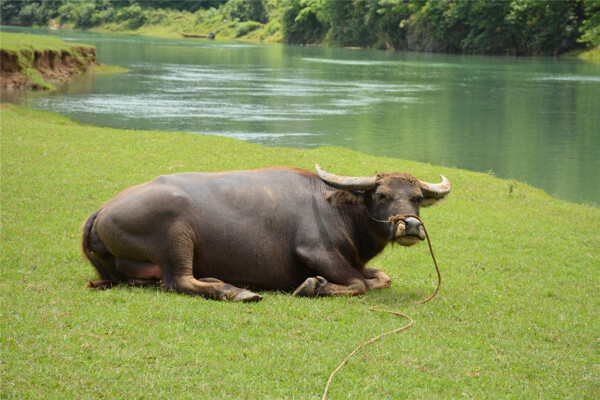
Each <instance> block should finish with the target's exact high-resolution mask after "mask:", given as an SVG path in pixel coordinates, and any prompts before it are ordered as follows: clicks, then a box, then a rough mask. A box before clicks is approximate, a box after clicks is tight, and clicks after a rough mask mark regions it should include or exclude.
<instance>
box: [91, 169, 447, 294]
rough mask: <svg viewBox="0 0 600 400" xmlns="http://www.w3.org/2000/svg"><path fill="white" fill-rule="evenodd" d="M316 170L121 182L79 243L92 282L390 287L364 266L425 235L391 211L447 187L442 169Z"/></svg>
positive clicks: (222, 287) (198, 289)
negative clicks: (429, 176)
mask: <svg viewBox="0 0 600 400" xmlns="http://www.w3.org/2000/svg"><path fill="white" fill-rule="evenodd" d="M316 172H317V173H316V174H315V173H313V172H309V171H305V170H300V169H292V168H283V167H277V168H265V169H258V170H251V171H233V172H222V173H183V174H175V175H165V176H160V177H158V178H156V179H154V180H152V181H150V182H147V183H144V184H141V185H138V186H133V187H130V188H128V189H125V190H123V191H122V192H121V193H119V194H118V195H117V196H115V197H114V198H113V199H112V200H110V201H109V202H108V203H106V204H105V205H104V206H103V207H102V208H101V209H100V210H98V211H96V212H95V213H93V214H92V215H91V216H90V217H89V218H88V219H87V220H86V222H85V224H84V226H83V239H82V247H83V252H84V254H85V255H86V256H87V258H88V259H89V260H90V262H91V263H92V264H93V265H94V267H95V268H96V270H97V271H98V273H99V274H100V277H101V279H102V281H99V282H90V285H91V286H92V287H96V288H103V287H107V286H111V285H113V284H116V283H118V282H126V283H128V284H130V285H146V284H159V283H160V284H161V285H162V288H163V289H165V290H175V291H177V292H180V293H188V294H196V295H201V296H204V297H208V298H212V299H218V300H233V301H258V300H261V299H262V297H261V296H259V295H257V294H255V293H253V292H251V291H250V290H284V291H292V290H294V289H295V291H294V295H297V296H315V295H324V296H335V295H360V294H363V293H365V292H366V291H367V290H371V289H378V288H384V287H388V286H389V285H390V284H391V281H390V278H389V277H388V276H387V275H386V274H385V273H383V272H381V271H378V270H376V269H372V268H366V267H365V265H366V264H367V262H368V261H369V260H371V259H372V258H373V257H375V256H376V255H377V254H378V253H380V252H381V251H382V250H383V248H384V247H385V246H386V245H387V244H388V243H391V242H394V243H399V244H401V245H403V246H410V245H413V244H415V243H417V242H419V241H420V240H423V239H424V238H425V235H424V231H423V227H422V225H421V222H420V221H419V220H418V219H416V218H414V217H408V218H405V219H404V220H403V221H402V222H400V221H399V219H394V218H392V220H391V221H390V220H389V219H390V218H391V217H393V216H397V215H406V214H414V215H418V214H419V207H427V206H429V205H431V204H433V203H435V202H436V201H437V200H439V199H441V198H443V197H444V196H446V195H447V194H448V193H449V192H450V189H451V184H450V181H448V179H446V178H445V177H444V176H442V182H441V183H437V184H431V183H426V182H421V181H419V180H417V179H416V178H414V177H413V176H412V175H409V174H404V173H379V174H377V175H374V176H369V177H344V176H338V175H333V174H330V173H328V172H326V171H324V170H323V169H321V168H320V167H319V165H317V166H316ZM234 285H235V286H234ZM242 288H246V289H242ZM248 289H250V290H248Z"/></svg>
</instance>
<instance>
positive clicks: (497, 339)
mask: <svg viewBox="0 0 600 400" xmlns="http://www.w3.org/2000/svg"><path fill="white" fill-rule="evenodd" d="M0 117H1V118H0V121H1V124H2V135H1V138H0V139H1V141H2V143H1V152H2V165H1V168H2V174H1V175H2V191H1V193H0V196H1V200H2V213H1V215H0V218H1V223H2V230H1V232H0V235H1V236H2V237H1V240H0V246H1V253H2V257H1V258H0V270H1V271H2V279H1V280H0V295H1V298H2V315H3V318H2V340H1V341H0V351H1V353H2V361H1V362H0V371H1V372H0V373H1V374H2V384H1V385H0V397H2V398H23V399H25V398H65V397H66V398H85V397H110V398H131V397H143V398H155V397H165V396H166V397H183V398H188V397H194V396H195V395H196V394H197V393H199V392H202V395H203V396H204V397H207V398H262V399H274V398H315V397H320V395H321V393H322V392H323V389H324V386H325V383H326V381H327V377H328V376H329V374H330V373H331V371H332V370H333V369H334V368H335V367H336V366H337V365H338V364H339V363H340V362H341V360H342V359H343V358H344V357H345V356H346V355H347V354H348V353H349V352H350V351H352V349H354V348H355V347H356V346H357V345H358V344H359V343H361V342H363V341H365V340H367V339H369V338H371V337H374V336H376V335H379V334H381V333H383V332H385V331H389V330H391V329H393V328H395V327H397V326H400V325H401V324H403V323H404V322H403V321H400V320H398V319H394V317H392V316H389V315H385V314H380V313H374V312H370V311H369V307H372V306H377V307H383V308H387V309H390V310H394V311H401V312H404V313H407V314H409V315H410V316H411V317H412V318H414V319H415V325H414V326H413V327H411V328H410V329H409V330H407V331H405V332H402V333H400V334H397V335H394V336H389V337H386V338H385V339H382V340H381V341H378V342H377V343H373V344H372V345H370V346H368V347H365V348H364V349H362V350H361V352H360V353H359V354H358V355H357V357H355V358H353V359H352V360H351V361H350V362H349V363H348V364H347V365H346V366H345V368H344V369H343V370H341V371H340V372H339V373H338V374H337V375H336V377H335V379H334V380H333V383H332V386H331V389H330V397H331V398H340V397H349V398H364V397H371V398H377V397H385V398H436V397H440V395H442V396H444V397H449V398H461V397H465V398H466V397H477V398H479V397H485V398H582V399H583V398H593V397H594V396H595V395H596V393H597V388H598V386H599V385H600V380H599V377H600V369H599V366H598V363H597V362H596V361H597V350H598V332H599V331H600V319H599V318H598V309H600V299H599V298H598V296H597V294H598V289H599V287H600V282H599V281H598V274H597V272H598V265H599V263H600V258H599V256H598V254H597V253H598V252H597V249H598V248H600V237H599V235H598V226H600V209H598V208H595V207H589V206H584V205H577V204H572V203H569V202H566V201H562V200H558V199H555V198H552V197H551V196H549V195H547V194H546V193H544V192H543V191H541V190H539V189H535V188H532V187H530V186H528V185H526V184H523V183H520V182H516V181H509V180H502V179H498V178H495V177H493V176H490V175H487V174H481V173H474V172H469V171H464V170H458V169H453V168H448V167H439V166H432V165H429V164H423V163H417V162H411V161H405V160H398V159H392V158H384V157H375V156H369V155H365V154H361V153H357V152H352V151H349V150H346V149H343V148H338V147H321V148H318V149H314V150H295V149H288V148H271V147H262V146H258V145H252V144H248V143H246V142H242V141H236V140H233V139H228V138H222V137H214V136H201V135H195V134H188V133H174V132H152V131H133V130H119V129H110V128H99V127H95V126H88V125H82V124H79V123H76V122H73V121H71V120H69V119H67V118H64V117H61V116H58V115H55V114H50V113H46V112H40V111H35V110H31V109H26V108H19V107H14V106H11V105H2V106H0ZM316 162H318V163H320V164H321V165H323V166H324V167H325V168H327V169H328V170H330V171H332V172H336V173H339V174H345V175H368V174H372V173H375V172H376V171H395V170H399V169H400V170H402V171H405V172H410V173H412V174H414V175H416V176H417V177H419V178H420V179H423V180H427V181H436V180H437V179H439V174H440V173H442V174H444V175H445V176H447V177H448V178H449V179H451V181H452V183H453V190H452V193H451V194H450V195H449V197H448V199H446V200H444V201H443V202H442V203H441V204H439V205H437V206H435V207H432V208H428V209H425V210H423V212H422V213H421V216H422V217H423V219H424V221H425V223H426V224H427V229H428V232H429V234H430V235H431V239H432V243H433V246H434V249H435V252H436V256H437V258H438V261H439V263H440V267H441V273H442V277H443V283H442V288H441V291H440V293H439V294H438V296H437V297H436V298H435V299H434V300H433V301H431V302H429V303H427V304H425V305H417V304H415V302H416V301H418V300H420V299H422V298H424V297H426V296H427V295H428V294H430V293H431V292H432V290H433V289H434V287H435V282H436V279H435V271H434V270H433V266H432V263H431V258H430V256H429V252H428V248H427V245H426V244H420V245H418V246H415V247H412V248H402V247H400V246H396V247H393V248H389V249H387V250H386V251H385V252H384V253H383V254H382V255H380V256H379V257H378V258H376V259H375V260H374V263H373V265H374V266H376V267H378V268H381V269H383V270H384V271H385V272H386V273H388V274H389V275H390V276H391V278H392V281H393V284H392V286H391V287H390V288H389V289H385V290H381V291H376V292H370V293H369V294H367V295H365V296H362V297H341V298H316V299H298V298H294V297H292V296H290V295H289V294H286V293H272V292H267V293H262V294H263V295H264V297H265V300H264V301H263V302H261V303H258V304H250V305H247V304H231V303H224V302H216V301H208V300H203V299H200V298H195V297H191V296H182V295H177V294H174V293H163V292H161V291H159V290H156V289H148V288H146V289H139V288H129V287H123V286H118V287H115V288H113V289H110V290H107V291H104V292H97V291H90V290H85V289H84V288H83V287H84V285H85V284H86V283H87V282H88V280H90V279H94V278H95V275H94V272H93V269H92V267H91V266H90V265H89V264H88V263H87V262H85V261H84V260H83V259H82V257H81V251H80V249H79V241H80V229H81V224H82V222H83V221H84V219H85V218H86V217H87V216H88V215H89V214H90V213H92V212H93V211H95V210H97V209H98V208H99V207H100V206H101V205H102V204H103V203H104V202H106V201H107V200H109V199H110V198H112V197H113V196H114V195H115V194H116V193H117V192H118V191H120V190H122V189H124V188H126V187H128V186H131V185H134V184H138V183H141V182H145V181H147V180H149V179H151V178H153V177H155V176H157V175H161V174H171V173H176V172H185V171H223V170H230V169H248V168H257V167H264V166H269V165H288V166H294V167H299V168H306V169H312V168H313V167H314V164H315V163H316ZM331 229H335V227H331ZM240 240H245V239H243V238H241V239H240ZM250 240H252V238H250ZM174 377H175V378H174Z"/></svg>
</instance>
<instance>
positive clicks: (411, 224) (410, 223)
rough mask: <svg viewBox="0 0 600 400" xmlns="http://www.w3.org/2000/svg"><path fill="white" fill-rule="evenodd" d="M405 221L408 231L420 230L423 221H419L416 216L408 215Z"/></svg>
mask: <svg viewBox="0 0 600 400" xmlns="http://www.w3.org/2000/svg"><path fill="white" fill-rule="evenodd" d="M404 223H405V224H406V230H407V231H413V230H416V231H418V230H419V227H420V226H421V221H419V220H418V219H416V218H415V217H408V218H406V219H405V220H404Z"/></svg>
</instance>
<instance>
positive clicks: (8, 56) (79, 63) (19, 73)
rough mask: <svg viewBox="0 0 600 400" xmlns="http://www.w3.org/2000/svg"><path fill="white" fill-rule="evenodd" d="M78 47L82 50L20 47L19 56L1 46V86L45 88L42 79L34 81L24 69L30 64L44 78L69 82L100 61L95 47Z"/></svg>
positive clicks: (49, 80) (56, 81) (55, 82)
mask: <svg viewBox="0 0 600 400" xmlns="http://www.w3.org/2000/svg"><path fill="white" fill-rule="evenodd" d="M76 51H77V52H78V53H79V54H77V53H75V52H73V53H71V52H69V51H64V50H61V51H55V50H45V51H30V50H21V57H19V54H17V53H16V52H12V51H7V50H0V57H1V59H0V62H1V63H0V87H2V88H9V89H25V88H33V89H36V88H42V87H43V86H41V84H40V83H38V82H32V81H31V80H30V79H29V78H28V76H27V75H26V73H25V69H26V68H27V67H33V68H35V69H36V70H37V71H38V72H39V74H40V76H41V77H42V78H43V79H44V80H45V81H47V82H50V83H52V84H54V85H56V84H62V83H65V82H68V81H69V80H71V79H72V78H73V77H74V76H76V75H78V74H80V73H81V72H83V71H86V70H87V69H88V68H89V67H91V66H92V65H97V63H96V51H95V49H93V48H86V47H80V48H77V49H76ZM24 60H28V61H29V62H25V61H24ZM23 64H31V65H23Z"/></svg>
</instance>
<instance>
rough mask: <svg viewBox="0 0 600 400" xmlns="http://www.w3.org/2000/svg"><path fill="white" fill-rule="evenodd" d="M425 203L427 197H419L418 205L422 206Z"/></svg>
mask: <svg viewBox="0 0 600 400" xmlns="http://www.w3.org/2000/svg"><path fill="white" fill-rule="evenodd" d="M424 201H425V197H423V196H419V197H417V203H419V204H421V203H422V202H424Z"/></svg>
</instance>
